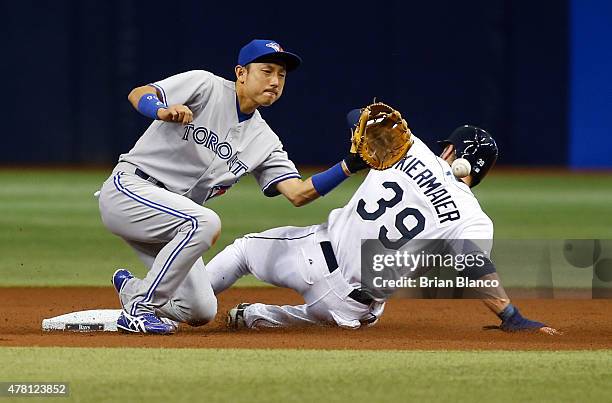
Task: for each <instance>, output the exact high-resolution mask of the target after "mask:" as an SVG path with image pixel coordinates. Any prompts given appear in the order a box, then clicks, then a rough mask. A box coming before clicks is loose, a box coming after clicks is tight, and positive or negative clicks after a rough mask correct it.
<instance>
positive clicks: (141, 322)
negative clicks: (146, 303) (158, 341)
mask: <svg viewBox="0 0 612 403" xmlns="http://www.w3.org/2000/svg"><path fill="white" fill-rule="evenodd" d="M117 329H118V330H120V331H123V332H127V333H149V334H173V333H176V330H177V327H176V326H174V324H172V323H166V322H163V321H162V320H161V319H159V318H158V317H157V316H155V315H153V314H152V313H145V314H142V315H138V316H132V315H129V314H128V313H126V312H125V311H122V312H121V315H119V319H117Z"/></svg>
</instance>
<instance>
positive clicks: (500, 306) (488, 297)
mask: <svg viewBox="0 0 612 403" xmlns="http://www.w3.org/2000/svg"><path fill="white" fill-rule="evenodd" d="M479 280H490V281H489V282H488V283H489V284H490V283H493V281H495V282H496V284H498V286H497V287H478V288H474V291H476V293H477V294H478V297H479V298H480V299H481V300H482V302H483V303H484V304H485V306H486V307H487V308H489V309H490V310H491V311H493V313H494V314H496V315H499V313H500V312H502V311H503V310H504V309H505V308H506V307H507V306H508V304H510V298H508V294H506V290H505V289H504V287H503V286H502V284H501V280H500V278H499V275H498V274H497V272H496V273H490V274H486V275H484V276H482V277H481V278H480V279H479Z"/></svg>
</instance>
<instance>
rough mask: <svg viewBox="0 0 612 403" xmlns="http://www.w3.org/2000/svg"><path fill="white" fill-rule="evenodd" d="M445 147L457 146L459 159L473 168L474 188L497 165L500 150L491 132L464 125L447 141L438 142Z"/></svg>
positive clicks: (456, 151) (456, 150)
mask: <svg viewBox="0 0 612 403" xmlns="http://www.w3.org/2000/svg"><path fill="white" fill-rule="evenodd" d="M438 144H440V145H441V146H443V147H446V145H448V144H452V145H454V146H455V153H456V155H457V158H465V159H466V160H468V161H469V163H470V165H471V166H472V170H471V172H470V175H472V187H474V186H476V185H478V184H479V183H480V182H481V181H482V179H483V178H484V177H485V176H486V175H487V173H488V172H489V170H490V169H491V168H492V167H493V165H495V161H497V156H498V154H499V149H498V148H497V143H496V142H495V139H494V138H493V136H491V134H490V133H489V132H487V131H486V130H484V129H481V128H480V127H476V126H470V125H463V126H460V127H458V128H456V129H455V130H454V131H453V132H452V133H451V135H450V137H449V138H447V139H446V140H442V141H438Z"/></svg>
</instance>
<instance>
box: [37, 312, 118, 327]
mask: <svg viewBox="0 0 612 403" xmlns="http://www.w3.org/2000/svg"><path fill="white" fill-rule="evenodd" d="M120 314H121V309H93V310H89V311H78V312H70V313H66V314H64V315H60V316H56V317H54V318H49V319H43V321H42V330H44V331H51V330H65V331H71V332H116V331H117V319H118V318H119V315H120Z"/></svg>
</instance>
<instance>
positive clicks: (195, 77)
mask: <svg viewBox="0 0 612 403" xmlns="http://www.w3.org/2000/svg"><path fill="white" fill-rule="evenodd" d="M151 85H152V86H154V87H155V88H157V89H158V91H159V92H160V93H161V95H162V97H161V98H162V99H161V101H162V102H164V103H165V104H166V105H174V104H183V105H185V106H187V107H189V109H191V111H192V112H193V122H192V123H190V124H188V125H185V126H183V125H181V124H178V123H175V122H163V121H160V120H156V121H154V122H153V123H152V124H151V125H150V126H149V128H148V129H147V130H146V131H145V133H144V134H143V135H142V136H141V137H140V139H139V140H138V141H137V142H136V145H135V146H134V148H132V150H131V151H130V152H129V153H127V154H123V155H121V156H120V157H119V161H120V162H129V163H132V164H134V165H136V166H137V167H139V168H140V169H141V170H142V171H144V172H145V173H146V174H148V175H150V176H152V177H153V178H155V179H157V180H158V181H160V182H162V183H163V184H164V185H165V187H166V189H168V190H170V191H172V192H174V193H178V194H180V195H183V196H185V197H187V198H189V199H191V200H193V201H195V202H196V203H198V204H201V203H203V202H204V201H206V200H208V199H210V198H211V197H214V196H218V195H221V194H223V193H225V191H226V190H227V189H229V188H230V187H231V186H232V185H233V184H235V183H236V182H238V180H239V179H240V178H241V177H242V176H243V175H246V174H248V173H250V172H252V173H253V174H254V175H255V178H256V179H257V181H258V182H259V185H260V186H261V188H262V190H263V191H264V193H265V194H266V195H267V196H273V195H276V194H278V192H277V191H276V186H274V185H275V184H276V183H278V182H280V181H282V180H285V179H288V178H293V177H300V175H299V173H298V171H297V169H296V167H295V165H294V164H293V162H291V161H290V160H289V158H288V157H287V153H286V152H285V151H284V150H283V145H282V144H281V142H280V140H279V138H278V136H277V135H276V134H275V133H274V132H273V131H272V129H270V127H269V126H268V124H267V123H266V122H265V121H264V120H263V118H262V117H261V115H260V114H259V111H257V110H256V111H255V112H254V113H253V114H252V115H244V114H242V113H241V112H240V111H239V109H238V103H237V99H236V87H235V86H236V84H235V83H234V82H231V81H228V80H225V79H223V78H221V77H218V76H215V75H214V74H212V73H209V72H207V71H203V70H194V71H188V72H185V73H181V74H177V75H175V76H172V77H169V78H167V79H165V80H162V81H159V82H156V83H153V84H151Z"/></svg>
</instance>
